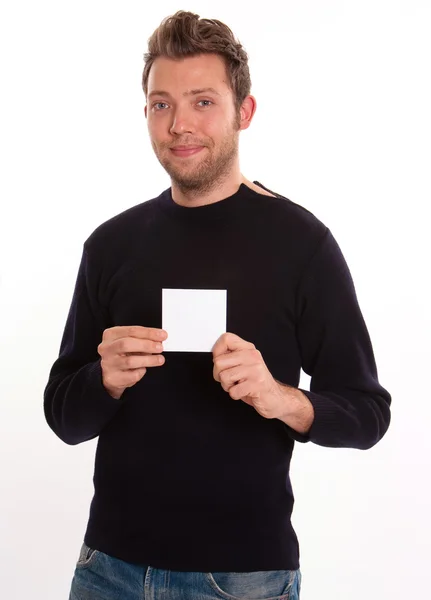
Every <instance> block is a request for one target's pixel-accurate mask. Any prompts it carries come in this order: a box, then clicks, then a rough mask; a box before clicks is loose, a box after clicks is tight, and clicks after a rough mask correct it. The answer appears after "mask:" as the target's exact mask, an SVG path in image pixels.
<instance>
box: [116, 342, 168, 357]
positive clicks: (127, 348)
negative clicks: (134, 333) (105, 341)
mask: <svg viewBox="0 0 431 600" xmlns="http://www.w3.org/2000/svg"><path fill="white" fill-rule="evenodd" d="M110 349H111V351H112V352H115V353H116V354H131V353H135V352H140V353H146V354H156V353H158V352H163V342H153V341H152V340H139V339H137V338H119V339H116V340H114V341H113V342H112V343H111V346H110Z"/></svg>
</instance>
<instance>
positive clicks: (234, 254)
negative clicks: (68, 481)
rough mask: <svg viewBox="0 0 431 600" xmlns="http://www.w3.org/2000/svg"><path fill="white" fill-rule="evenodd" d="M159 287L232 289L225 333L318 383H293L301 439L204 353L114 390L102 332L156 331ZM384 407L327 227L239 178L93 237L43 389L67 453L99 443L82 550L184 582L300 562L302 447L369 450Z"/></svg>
mask: <svg viewBox="0 0 431 600" xmlns="http://www.w3.org/2000/svg"><path fill="white" fill-rule="evenodd" d="M255 183H257V182H255ZM259 185H261V184H259ZM261 187H264V186H261ZM265 189H267V188H265ZM163 288H178V289H197V288H198V289H222V290H227V331H229V332H232V333H235V334H237V335H238V336H240V337H242V338H243V339H245V340H247V341H249V342H252V343H254V344H255V346H256V348H257V349H258V350H260V351H261V353H262V356H263V358H264V360H265V362H266V365H267V366H268V368H269V370H270V372H271V373H272V375H273V376H274V377H275V379H277V380H278V381H280V382H283V383H286V384H289V385H291V386H294V387H297V386H298V384H299V378H300V369H301V367H302V369H303V370H304V371H305V373H307V374H308V375H310V376H311V382H310V390H311V391H307V390H301V391H303V392H304V393H305V394H306V395H307V396H308V398H309V399H310V401H311V402H312V404H313V407H314V413H315V418H314V422H313V425H312V427H311V430H310V432H309V434H308V435H307V436H302V435H300V434H298V433H296V432H295V431H293V430H292V429H291V428H289V427H288V426H287V425H285V424H284V423H283V422H282V421H281V420H279V419H265V418H264V417H262V416H261V415H259V414H258V413H257V412H256V411H255V409H254V408H253V407H251V406H249V405H248V404H246V403H244V402H241V401H233V400H232V399H231V398H230V396H229V394H228V393H226V392H225V391H224V390H223V389H222V387H221V385H220V383H218V382H216V381H215V380H214V378H213V361H212V354H211V353H210V352H208V353H206V352H203V353H198V352H169V353H166V355H165V358H166V362H165V364H164V365H163V366H162V367H157V368H149V369H148V370H147V373H146V374H145V376H144V377H143V378H142V379H141V381H140V382H139V383H137V384H136V385H134V386H133V387H131V388H127V389H126V390H125V391H124V393H123V395H122V396H121V398H120V399H119V400H116V399H114V398H112V397H111V396H110V395H109V394H108V392H107V391H106V390H105V388H104V387H103V385H102V376H101V365H100V356H99V355H98V353H97V347H98V345H99V343H100V342H101V340H102V333H103V331H104V329H106V328H108V327H113V326H117V325H142V326H147V327H157V328H161V327H162V289H163ZM221 333H223V332H221ZM168 334H169V331H168ZM215 341H216V340H214V342H215ZM390 403H391V396H390V394H389V393H388V392H387V391H386V390H385V389H384V388H383V387H382V386H381V385H380V384H379V381H378V376H377V369H376V364H375V358H374V355H373V349H372V345H371V341H370V337H369V334H368V331H367V328H366V325H365V323H364V319H363V316H362V313H361V310H360V307H359V305H358V301H357V297H356V293H355V289H354V284H353V281H352V278H351V275H350V272H349V269H348V267H347V265H346V262H345V260H344V257H343V255H342V253H341V251H340V248H339V246H338V244H337V242H336V241H335V239H334V237H333V236H332V234H331V232H330V230H329V229H328V228H327V227H326V226H325V225H324V224H323V223H322V222H321V221H320V220H319V219H317V218H316V217H315V216H314V215H313V214H312V213H310V212H309V211H308V210H306V209H305V208H303V207H301V206H299V205H298V204H295V203H293V202H291V201H290V200H288V199H286V198H284V197H282V196H280V195H277V197H276V198H273V197H270V196H266V195H262V194H259V193H257V192H255V191H253V190H251V189H250V188H248V187H247V186H246V185H245V184H241V186H240V188H239V189H238V191H237V192H236V193H235V194H233V195H232V196H230V197H229V198H225V199H224V200H222V201H220V202H217V203H215V204H210V205H205V206H201V207H195V208H188V207H184V206H180V205H178V204H176V203H175V202H174V201H173V199H172V194H171V189H170V188H169V189H167V190H166V191H164V192H163V193H162V194H161V195H160V196H159V197H157V198H154V199H152V200H149V201H147V202H144V203H142V204H139V205H138V206H135V207H133V208H130V209H128V210H126V211H125V212H123V213H121V214H119V215H117V216H115V217H114V218H112V219H110V220H109V221H107V222H105V223H103V224H102V225H100V226H99V227H98V228H97V229H96V230H95V231H94V232H93V233H92V234H91V235H90V237H89V238H88V239H87V240H86V242H85V243H84V248H83V254H82V261H81V264H80V267H79V272H78V276H77V281H76V287H75V292H74V296H73V299H72V303H71V307H70V312H69V315H68V318H67V322H66V325H65V330H64V334H63V338H62V341H61V347H60V354H59V357H58V358H57V360H55V362H54V364H53V366H52V369H51V372H50V375H49V381H48V384H47V386H46V389H45V395H44V408H45V416H46V419H47V422H48V424H49V425H50V427H51V428H52V429H53V430H54V432H55V433H56V434H57V435H58V436H59V437H60V438H61V439H62V440H63V441H64V442H66V443H67V444H79V443H81V442H85V441H86V440H90V439H92V438H95V437H96V436H99V440H98V446H97V452H96V462H95V473H94V486H95V493H94V498H93V501H92V504H91V509H90V516H89V522H88V527H87V531H86V534H85V541H86V543H87V544H88V546H90V547H92V548H96V549H99V550H101V551H103V552H105V553H107V554H109V555H111V556H114V557H118V558H120V559H123V560H125V561H129V562H135V563H142V564H146V565H150V566H153V567H156V568H164V569H172V570H178V571H181V570H182V571H260V570H262V571H263V570H276V569H296V568H298V567H299V550H298V542H297V538H296V535H295V532H294V530H293V528H292V525H291V513H292V508H293V493H292V488H291V484H290V479H289V465H290V460H291V455H292V450H293V446H294V440H297V441H302V442H306V441H308V440H310V441H312V442H314V443H316V444H320V445H322V446H330V447H345V448H361V449H366V448H370V447H371V446H373V445H374V444H376V443H377V442H378V441H379V440H380V439H381V438H382V436H383V435H384V433H385V432H386V430H387V428H388V426H389V421H390V409H389V406H390ZM65 476H66V475H65Z"/></svg>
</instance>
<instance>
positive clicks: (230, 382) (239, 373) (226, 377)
mask: <svg viewBox="0 0 431 600" xmlns="http://www.w3.org/2000/svg"><path fill="white" fill-rule="evenodd" d="M252 377H253V369H252V368H251V367H247V366H244V365H242V366H240V367H234V368H233V369H226V370H225V371H222V372H221V373H220V374H219V378H220V383H221V385H222V387H223V389H224V390H225V391H226V392H227V391H228V390H230V388H231V387H232V386H234V385H236V384H237V383H239V382H240V381H248V380H249V379H251V378H252Z"/></svg>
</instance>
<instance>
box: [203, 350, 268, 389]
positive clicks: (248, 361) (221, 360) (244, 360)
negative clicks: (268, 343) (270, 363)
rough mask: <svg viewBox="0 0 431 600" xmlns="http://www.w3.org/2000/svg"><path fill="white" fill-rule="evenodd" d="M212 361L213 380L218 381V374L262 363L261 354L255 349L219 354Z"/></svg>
mask: <svg viewBox="0 0 431 600" xmlns="http://www.w3.org/2000/svg"><path fill="white" fill-rule="evenodd" d="M213 361H214V369H213V374H214V379H215V380H216V381H220V373H221V372H222V371H225V370H226V369H230V368H232V367H237V366H241V365H259V364H261V363H262V362H263V360H262V354H261V353H260V352H259V350H257V348H255V347H254V346H253V347H252V348H248V349H245V350H236V351H233V352H229V353H228V354H221V355H220V356H218V357H214V358H213Z"/></svg>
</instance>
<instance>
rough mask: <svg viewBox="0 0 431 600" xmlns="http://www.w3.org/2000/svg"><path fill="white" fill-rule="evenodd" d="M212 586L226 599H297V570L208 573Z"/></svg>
mask: <svg viewBox="0 0 431 600" xmlns="http://www.w3.org/2000/svg"><path fill="white" fill-rule="evenodd" d="M207 577H208V581H209V583H210V585H211V587H212V588H213V589H214V590H215V591H216V592H217V594H218V596H219V597H220V598H225V599H226V600H296V598H297V595H296V588H297V586H296V585H295V584H296V581H297V578H298V577H299V569H298V570H297V571H289V570H279V571H252V572H247V573H227V572H226V573H207ZM292 592H293V595H292Z"/></svg>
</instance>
